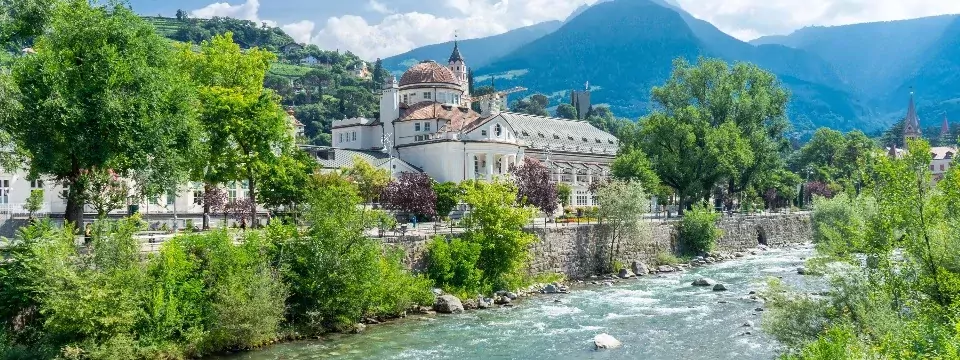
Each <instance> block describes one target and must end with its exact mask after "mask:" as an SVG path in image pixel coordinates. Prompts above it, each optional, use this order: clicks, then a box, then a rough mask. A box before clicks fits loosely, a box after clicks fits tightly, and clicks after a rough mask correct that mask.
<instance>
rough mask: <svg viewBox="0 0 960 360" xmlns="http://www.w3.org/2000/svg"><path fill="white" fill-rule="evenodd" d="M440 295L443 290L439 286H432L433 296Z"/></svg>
mask: <svg viewBox="0 0 960 360" xmlns="http://www.w3.org/2000/svg"><path fill="white" fill-rule="evenodd" d="M440 295H443V290H441V289H439V288H433V296H440Z"/></svg>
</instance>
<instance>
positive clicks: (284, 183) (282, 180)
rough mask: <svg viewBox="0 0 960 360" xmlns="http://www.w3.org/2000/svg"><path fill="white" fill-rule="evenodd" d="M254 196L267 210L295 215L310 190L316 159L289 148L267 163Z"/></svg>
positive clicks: (315, 169)
mask: <svg viewBox="0 0 960 360" xmlns="http://www.w3.org/2000/svg"><path fill="white" fill-rule="evenodd" d="M266 166H267V167H266V169H265V170H264V171H263V181H262V182H261V184H260V192H259V193H258V194H257V196H258V197H259V198H260V202H261V203H262V204H263V205H264V206H265V207H267V208H268V209H273V210H274V211H286V212H287V213H289V214H290V215H293V216H294V217H297V215H298V214H299V212H300V211H299V210H300V207H301V206H300V205H302V203H303V201H305V200H306V198H307V194H308V193H309V191H311V189H310V186H311V176H312V175H313V174H314V173H315V172H316V171H317V162H316V161H315V160H314V159H312V158H311V157H310V155H309V154H308V153H307V152H305V151H300V150H299V149H295V148H290V149H286V150H285V151H284V152H283V153H281V154H280V156H278V157H277V158H276V160H275V161H273V162H270V163H268V164H266Z"/></svg>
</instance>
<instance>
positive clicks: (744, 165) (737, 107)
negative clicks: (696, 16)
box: [623, 59, 788, 209]
mask: <svg viewBox="0 0 960 360" xmlns="http://www.w3.org/2000/svg"><path fill="white" fill-rule="evenodd" d="M787 99H788V95H787V92H786V91H785V90H784V89H783V88H781V86H780V84H779V82H778V80H777V79H776V77H775V76H773V74H770V73H768V72H766V71H763V70H761V69H760V68H758V67H757V66H755V65H750V64H746V63H738V64H736V65H734V66H733V67H732V68H731V67H729V66H728V65H727V64H726V63H725V62H723V61H721V60H715V59H701V60H700V61H699V63H698V64H697V65H696V66H691V65H690V64H688V63H687V62H686V61H685V60H683V59H679V60H677V61H675V62H674V70H673V74H672V76H671V78H670V80H668V81H667V82H666V83H665V84H664V85H663V86H660V87H655V88H654V89H653V100H654V102H655V103H656V107H655V111H654V112H653V113H652V114H650V115H649V116H647V117H645V118H643V119H641V129H640V133H639V136H638V137H637V138H636V139H635V143H625V144H623V148H624V150H626V151H629V150H631V149H633V148H639V149H642V150H643V151H644V152H645V153H646V154H647V155H649V157H650V162H651V164H652V168H653V170H654V171H655V172H656V173H657V175H658V176H659V178H660V180H661V181H662V182H663V183H664V184H665V185H667V186H669V187H670V188H672V189H673V190H674V192H675V193H676V194H677V196H678V197H679V200H680V204H681V209H683V208H685V207H686V206H687V205H689V204H691V203H693V202H695V201H696V200H698V199H707V198H708V197H709V195H710V192H711V191H712V190H713V188H714V187H715V186H717V185H721V184H722V185H724V186H725V187H726V188H727V191H728V192H729V193H730V194H736V193H740V192H744V191H747V190H749V189H751V188H754V187H756V185H757V183H758V182H759V181H760V180H762V179H763V178H765V177H767V176H769V174H770V173H771V172H773V171H775V170H777V169H779V168H781V167H782V166H783V164H782V160H781V157H780V154H781V152H782V151H783V150H784V149H785V148H786V142H785V140H784V137H783V133H784V130H785V127H786V104H787Z"/></svg>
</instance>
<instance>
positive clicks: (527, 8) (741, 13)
mask: <svg viewBox="0 0 960 360" xmlns="http://www.w3.org/2000/svg"><path fill="white" fill-rule="evenodd" d="M129 1H130V2H131V4H132V5H133V8H134V10H136V11H137V12H139V13H141V14H144V15H158V14H160V15H164V16H173V15H174V14H175V13H176V10H177V9H183V10H186V11H187V12H188V13H189V14H191V16H193V17H202V18H209V17H213V16H230V17H235V18H241V19H246V20H253V21H258V22H266V23H268V24H270V25H274V26H280V27H281V28H283V29H284V31H286V32H287V33H288V34H290V36H292V37H293V38H294V40H296V41H298V42H304V43H313V44H317V45H318V46H320V48H323V49H331V50H332V49H340V50H349V51H351V52H353V53H355V54H357V55H359V56H360V57H361V58H364V59H368V60H372V59H375V58H378V57H388V56H392V55H397V54H400V53H403V52H406V51H409V50H411V49H413V48H416V47H419V46H424V45H430V44H435V43H440V42H444V41H450V40H452V39H453V38H454V36H455V35H456V36H459V37H460V38H476V37H483V36H489V35H495V34H500V33H503V32H506V31H509V30H511V29H515V28H518V27H522V26H527V25H533V24H536V23H539V22H543V21H549V20H563V19H565V18H566V17H567V16H568V15H570V13H572V12H573V11H574V10H576V9H577V8H579V7H580V6H584V5H591V4H594V3H596V2H597V1H598V0H129ZM618 1H641V0H618ZM672 1H673V2H674V3H677V4H678V5H680V6H681V7H682V8H683V9H684V10H686V11H687V12H689V13H691V14H693V15H694V16H696V17H698V18H700V19H703V20H707V21H709V22H711V23H713V24H714V25H715V26H717V27H718V28H720V30H723V31H724V32H726V33H728V34H730V35H733V36H735V37H737V38H739V39H741V40H752V39H755V38H757V37H760V36H764V35H782V34H789V33H790V32H791V31H794V30H797V29H799V28H802V27H805V26H813V25H822V26H829V25H845V24H855V23H863V22H873V21H888V20H902V19H911V18H917V17H923V16H933V15H941V14H956V13H960V0H672Z"/></svg>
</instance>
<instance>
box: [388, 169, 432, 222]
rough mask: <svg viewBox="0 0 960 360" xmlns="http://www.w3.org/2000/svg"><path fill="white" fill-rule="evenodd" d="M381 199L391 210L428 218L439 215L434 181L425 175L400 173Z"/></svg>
mask: <svg viewBox="0 0 960 360" xmlns="http://www.w3.org/2000/svg"><path fill="white" fill-rule="evenodd" d="M380 199H381V201H382V202H383V206H384V207H385V208H387V209H389V210H395V211H401V212H405V213H410V214H415V215H423V216H428V217H434V216H436V215H437V207H436V205H437V193H436V192H434V191H433V179H431V178H430V177H429V176H427V174H424V173H412V172H402V173H400V175H398V176H397V178H396V179H395V180H393V181H391V182H390V184H389V185H387V187H386V188H384V189H383V194H382V195H380Z"/></svg>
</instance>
